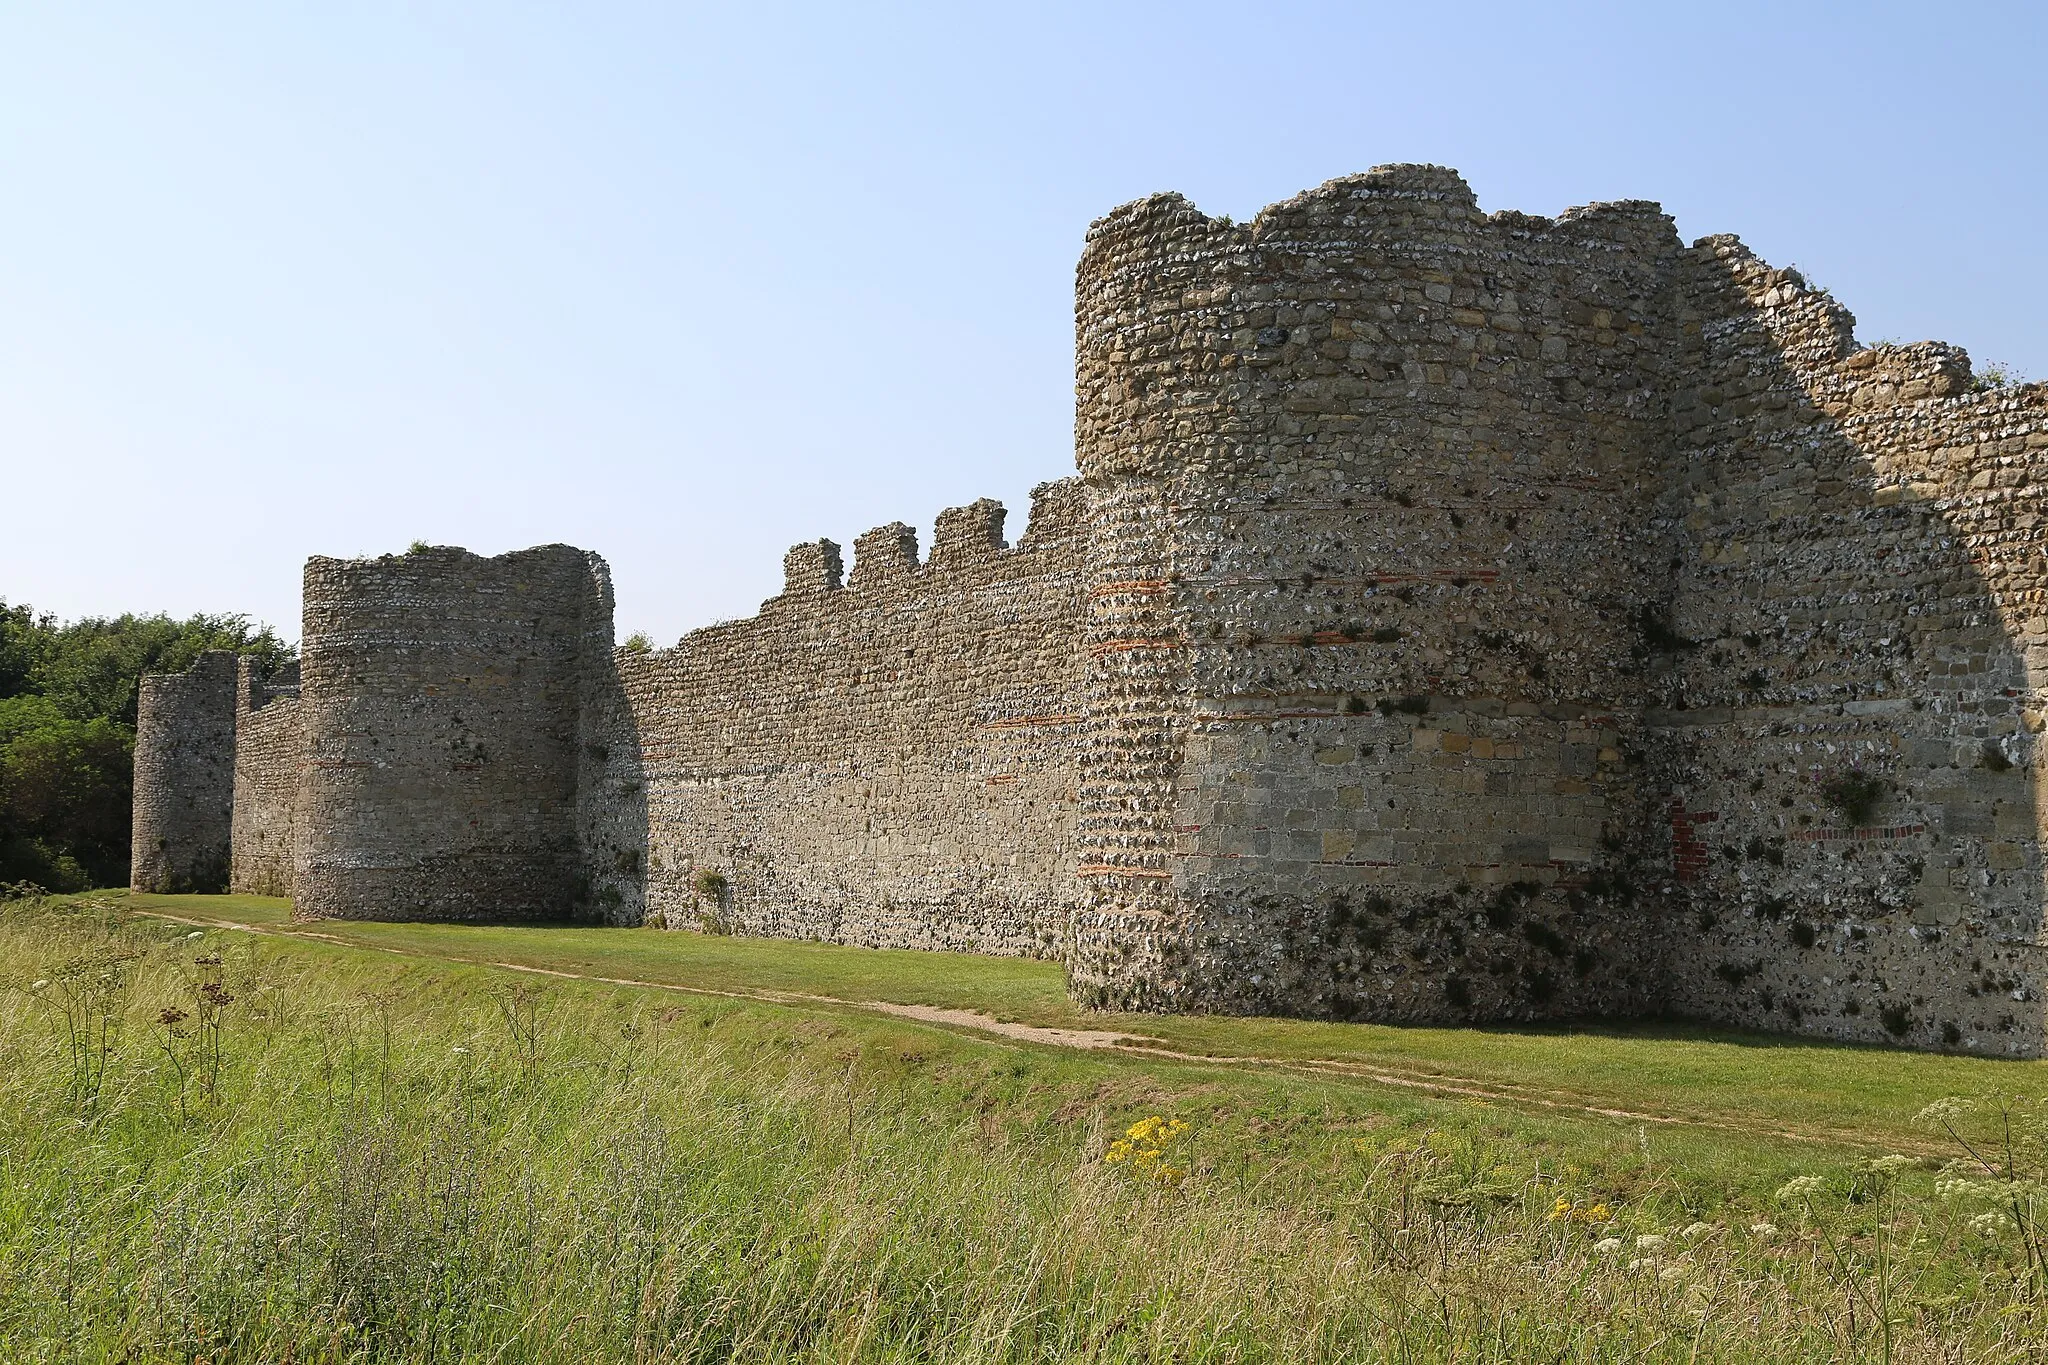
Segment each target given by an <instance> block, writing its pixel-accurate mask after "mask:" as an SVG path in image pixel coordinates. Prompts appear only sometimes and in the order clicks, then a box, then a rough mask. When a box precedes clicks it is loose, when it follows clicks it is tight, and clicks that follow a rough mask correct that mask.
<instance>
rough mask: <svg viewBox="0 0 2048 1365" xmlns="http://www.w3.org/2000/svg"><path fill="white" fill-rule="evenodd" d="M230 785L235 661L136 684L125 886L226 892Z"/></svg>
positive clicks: (216, 653) (211, 658) (220, 657)
mask: <svg viewBox="0 0 2048 1365" xmlns="http://www.w3.org/2000/svg"><path fill="white" fill-rule="evenodd" d="M234 788H235V656H234V654H232V653H230V652H228V651H225V650H209V651H208V652H206V653H205V654H202V655H200V656H199V658H198V660H197V661H196V662H195V663H194V664H193V665H192V667H190V668H189V669H187V670H186V671H184V672H183V673H162V674H152V675H150V676H148V677H145V678H143V679H142V682H141V689H140V693H139V695H138V698H137V709H136V721H135V798H134V806H133V819H134V824H133V835H132V842H131V844H130V854H131V858H132V861H131V863H130V871H129V885H130V886H131V887H133V888H134V889H135V890H137V891H156V892H168V893H174V894H183V893H190V892H201V893H204V892H217V891H224V890H226V889H227V884H228V864H229V850H230V847H231V840H232V830H231V824H232V813H233V807H234Z"/></svg>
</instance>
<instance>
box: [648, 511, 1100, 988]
mask: <svg viewBox="0 0 2048 1365" xmlns="http://www.w3.org/2000/svg"><path fill="white" fill-rule="evenodd" d="M1081 494H1082V490H1081V489H1080V487H1079V486H1078V484H1077V483H1076V482H1074V481H1072V480H1067V481H1063V482H1059V483H1053V484H1047V485H1044V486H1041V487H1040V488H1039V489H1038V490H1036V493H1035V495H1034V501H1033V509H1032V513H1031V519H1030V525H1029V529H1028V530H1027V532H1026V533H1025V535H1024V536H1023V537H1022V538H1021V540H1020V541H1019V543H1018V544H1017V546H1016V547H1015V548H1008V547H1006V546H1005V543H1004V539H1003V522H1004V511H1003V508H1002V507H1001V506H1000V505H999V504H997V503H994V502H990V501H986V500H984V501H982V502H978V503H975V504H973V505H971V506H968V507H961V508H954V509H952V510H950V511H947V512H945V513H942V514H941V515H940V517H939V519H938V524H937V532H936V535H935V538H934V544H933V547H932V551H931V554H930V556H929V558H928V559H926V560H924V561H922V562H920V560H919V558H918V554H917V542H916V535H915V533H914V532H913V531H911V530H910V528H908V527H907V526H904V525H902V524H900V523H897V524H892V525H889V526H884V527H880V528H878V529H876V530H874V531H870V532H868V533H867V534H866V535H863V536H861V537H860V538H859V540H858V541H857V542H856V545H855V552H854V563H853V570H852V573H851V575H850V576H848V577H847V578H846V579H845V581H844V582H843V583H842V571H841V561H840V555H839V550H838V547H837V546H835V545H833V544H832V543H831V542H829V541H819V542H815V543H812V544H808V545H799V546H797V547H796V548H795V549H793V550H791V551H790V552H789V554H788V556H787V557H786V559H785V561H784V566H785V570H786V575H787V583H786V588H785V591H784V592H783V593H782V594H781V595H780V596H778V597H775V598H773V599H771V600H770V601H768V602H767V603H765V604H763V606H762V608H761V612H760V614H759V615H758V616H755V617H753V618H750V619H748V620H742V621H732V622H726V623H724V624H721V625H717V626H712V627H710V628H709V629H706V630H700V631H697V632H695V633H693V634H691V635H688V636H685V637H684V638H683V640H682V641H681V642H680V643H679V644H678V645H677V646H676V647H675V648H674V649H672V650H667V651H662V652H658V653H650V654H636V653H634V652H632V651H626V650H621V651H620V652H619V653H618V655H617V656H616V657H617V667H618V670H619V674H620V678H621V684H622V690H623V692H624V694H625V697H626V699H627V702H628V707H629V710H630V714H631V717H632V721H633V724H634V725H635V727H636V728H637V732H638V738H639V743H640V746H641V747H640V753H641V762H642V770H643V780H644V782H645V791H644V800H645V821H646V828H647V837H648V848H647V866H646V883H645V885H646V905H647V910H648V913H649V914H651V915H654V916H657V917H659V918H660V919H661V920H662V921H663V922H665V923H668V924H670V925H672V926H677V927H696V926H699V925H710V926H713V927H729V928H731V929H733V930H735V931H737V932H742V933H748V934H767V935H774V936H780V937H795V938H817V939H825V940H830V941H834V942H842V943H857V944H864V945H867V946H872V947H915V948H951V949H970V950H974V951H981V952H1000V953H1023V954H1036V955H1056V954H1057V953H1058V952H1059V949H1060V945H1061V942H1062V940H1063V938H1064V936H1065V931H1066V920H1067V916H1068V913H1069V909H1070V906H1071V904H1072V901H1073V899H1074V888H1075V878H1074V874H1073V855H1072V836H1071V828H1072V824H1073V802H1074V784H1075V765H1074V746H1075V739H1076V735H1077V733H1078V731H1079V727H1080V699H1079V694H1078V684H1079V672H1080V669H1079V660H1078V656H1077V652H1076V644H1077V641H1078V635H1079V630H1078V620H1079V615H1080V586H1081V580H1082V555H1083V553H1084V551H1085V547H1086V535H1085V530H1086V526H1085V516H1084V508H1083V505H1082V499H1081Z"/></svg>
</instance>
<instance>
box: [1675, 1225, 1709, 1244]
mask: <svg viewBox="0 0 2048 1365" xmlns="http://www.w3.org/2000/svg"><path fill="white" fill-rule="evenodd" d="M1713 1230H1714V1225H1713V1224H1712V1223H1687V1224H1686V1225H1685V1226H1684V1227H1682V1228H1680V1229H1679V1230H1678V1235H1679V1236H1680V1237H1683V1238H1685V1239H1686V1240H1687V1241H1691V1240H1692V1239H1693V1238H1695V1237H1704V1236H1706V1234H1708V1233H1710V1232H1712V1231H1713Z"/></svg>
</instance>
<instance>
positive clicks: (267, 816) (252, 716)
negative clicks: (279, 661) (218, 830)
mask: <svg viewBox="0 0 2048 1365" xmlns="http://www.w3.org/2000/svg"><path fill="white" fill-rule="evenodd" d="M305 747H306V743H305V727H304V725H303V724H302V722H301V720H300V717H299V666H298V665H297V664H296V663H294V664H291V665H288V666H286V667H284V668H281V669H279V670H278V671H277V673H276V674H274V675H273V676H271V677H268V678H265V677H262V676H260V675H259V674H258V673H257V671H256V660H255V659H253V658H249V657H247V656H244V657H243V659H242V660H241V667H240V670H239V672H238V674H237V676H236V679H235V786H234V818H233V829H234V858H233V866H232V869H231V872H230V875H229V878H228V889H229V890H231V891H236V892H240V893H242V894H245V895H254V896H289V895H291V894H292V858H293V854H294V851H295V849H296V847H297V845H296V841H295V839H294V837H293V824H292V808H293V806H294V805H295V804H296V803H297V801H298V794H299V775H300V771H301V769H302V767H303V766H304V762H305Z"/></svg>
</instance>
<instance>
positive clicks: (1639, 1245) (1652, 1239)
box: [1636, 1232, 1665, 1251]
mask: <svg viewBox="0 0 2048 1365" xmlns="http://www.w3.org/2000/svg"><path fill="white" fill-rule="evenodd" d="M1664 1242H1665V1239H1664V1238H1663V1237H1660V1236H1658V1235H1657V1234H1656V1233H1654V1232H1646V1233H1644V1234H1643V1235H1642V1236H1640V1237H1638V1238H1636V1250H1637V1251H1662V1250H1663V1249H1664Z"/></svg>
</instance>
